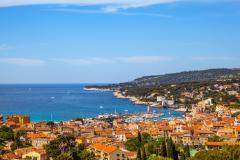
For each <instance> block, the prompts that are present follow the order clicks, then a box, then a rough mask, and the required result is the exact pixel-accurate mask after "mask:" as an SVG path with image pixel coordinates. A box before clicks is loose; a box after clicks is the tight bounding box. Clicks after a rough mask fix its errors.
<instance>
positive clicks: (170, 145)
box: [166, 138, 173, 158]
mask: <svg viewBox="0 0 240 160" xmlns="http://www.w3.org/2000/svg"><path fill="white" fill-rule="evenodd" d="M166 142H167V157H169V158H173V150H172V148H173V141H172V139H171V138H170V139H167V140H166Z"/></svg>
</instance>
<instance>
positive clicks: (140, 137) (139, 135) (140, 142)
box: [138, 132, 142, 144]
mask: <svg viewBox="0 0 240 160" xmlns="http://www.w3.org/2000/svg"><path fill="white" fill-rule="evenodd" d="M138 142H139V144H142V135H141V133H140V132H138Z"/></svg>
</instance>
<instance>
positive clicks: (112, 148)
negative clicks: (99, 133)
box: [91, 143, 117, 153]
mask: <svg viewBox="0 0 240 160" xmlns="http://www.w3.org/2000/svg"><path fill="white" fill-rule="evenodd" d="M91 147H92V148H94V149H96V150H98V151H102V152H105V153H112V152H114V151H116V150H117V147H115V146H107V145H104V144H101V143H96V144H93V145H92V146H91Z"/></svg>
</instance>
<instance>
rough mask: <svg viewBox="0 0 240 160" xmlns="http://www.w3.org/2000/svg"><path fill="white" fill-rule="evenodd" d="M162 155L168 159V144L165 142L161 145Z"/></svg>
mask: <svg viewBox="0 0 240 160" xmlns="http://www.w3.org/2000/svg"><path fill="white" fill-rule="evenodd" d="M160 155H161V156H162V157H167V148H166V143H165V141H164V142H163V143H162V144H161V152H160Z"/></svg>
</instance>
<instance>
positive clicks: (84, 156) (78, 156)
mask: <svg viewBox="0 0 240 160" xmlns="http://www.w3.org/2000/svg"><path fill="white" fill-rule="evenodd" d="M45 149H46V152H47V155H48V156H49V157H52V158H53V159H54V160H65V159H66V160H94V159H95V155H94V154H93V153H92V152H90V151H88V150H86V149H85V148H84V146H83V145H79V144H77V143H76V142H75V138H74V137H72V136H62V137H59V138H57V139H56V140H53V141H51V142H50V143H49V144H48V145H46V147H45Z"/></svg>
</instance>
